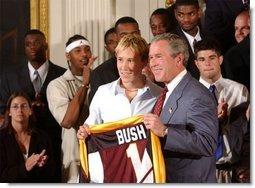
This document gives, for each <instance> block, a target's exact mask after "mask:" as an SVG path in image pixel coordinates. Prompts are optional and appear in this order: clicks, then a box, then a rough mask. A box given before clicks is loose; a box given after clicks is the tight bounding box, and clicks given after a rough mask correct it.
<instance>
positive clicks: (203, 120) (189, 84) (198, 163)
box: [160, 73, 218, 183]
mask: <svg viewBox="0 0 255 188" xmlns="http://www.w3.org/2000/svg"><path fill="white" fill-rule="evenodd" d="M216 109H217V108H216V102H215V100H214V98H213V96H212V94H211V93H210V92H209V90H208V89H207V88H206V87H204V86H203V85H202V84H201V83H199V82H198V81H197V80H196V79H194V78H193V77H192V76H191V75H190V74H189V73H187V74H186V75H185V76H184V78H183V79H182V80H181V81H180V83H179V84H178V85H177V86H176V88H175V89H174V91H173V92H172V94H171V95H170V96H169V98H168V99H166V103H165V106H164V107H163V109H162V112H161V115H160V119H161V120H162V122H163V123H164V124H165V125H166V126H168V134H167V136H166V138H165V144H163V148H164V150H163V152H164V157H165V164H166V175H167V182H169V183H170V182H171V183H201V182H204V183H205V182H216V169H215V168H216V167H215V166H216V165H215V164H216V161H215V156H214V153H215V150H216V147H217V135H218V118H217V113H216Z"/></svg>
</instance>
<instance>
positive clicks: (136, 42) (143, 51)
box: [115, 34, 149, 61]
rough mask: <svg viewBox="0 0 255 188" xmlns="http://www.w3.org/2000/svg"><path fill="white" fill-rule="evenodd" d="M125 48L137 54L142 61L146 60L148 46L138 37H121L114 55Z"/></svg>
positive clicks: (130, 35) (132, 35) (129, 35)
mask: <svg viewBox="0 0 255 188" xmlns="http://www.w3.org/2000/svg"><path fill="white" fill-rule="evenodd" d="M127 48H131V49H132V50H133V51H134V52H135V53H137V54H139V56H140V57H141V60H142V61H147V60H148V54H149V45H148V43H147V42H146V41H145V40H144V39H143V38H142V37H141V36H140V35H137V34H127V35H125V36H124V37H122V38H121V40H120V41H119V43H118V45H117V47H116V49H115V53H116V54H117V53H118V52H119V51H121V50H125V49H127Z"/></svg>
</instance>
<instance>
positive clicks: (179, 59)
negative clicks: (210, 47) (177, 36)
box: [176, 53, 185, 66]
mask: <svg viewBox="0 0 255 188" xmlns="http://www.w3.org/2000/svg"><path fill="white" fill-rule="evenodd" d="M184 61H185V57H184V54H182V53H179V54H178V55H177V56H176V62H177V65H178V66H179V65H183V62H184Z"/></svg>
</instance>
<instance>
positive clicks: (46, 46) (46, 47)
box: [44, 42, 48, 50]
mask: <svg viewBox="0 0 255 188" xmlns="http://www.w3.org/2000/svg"><path fill="white" fill-rule="evenodd" d="M44 48H45V50H48V43H47V42H45V45H44Z"/></svg>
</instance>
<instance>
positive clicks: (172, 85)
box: [163, 69, 187, 106]
mask: <svg viewBox="0 0 255 188" xmlns="http://www.w3.org/2000/svg"><path fill="white" fill-rule="evenodd" d="M186 73H187V70H186V69H185V70H183V71H182V72H180V73H179V74H178V75H177V76H176V77H175V78H174V79H173V80H172V81H171V82H170V83H168V84H167V89H168V91H167V93H166V98H165V101H164V105H163V106H165V104H166V101H167V99H168V97H169V96H170V95H171V93H172V92H173V90H174V89H175V88H176V86H177V85H178V84H179V82H180V81H181V80H182V78H183V77H184V76H185V74H186Z"/></svg>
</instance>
